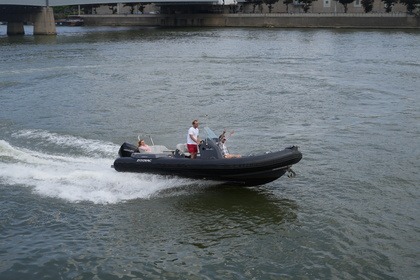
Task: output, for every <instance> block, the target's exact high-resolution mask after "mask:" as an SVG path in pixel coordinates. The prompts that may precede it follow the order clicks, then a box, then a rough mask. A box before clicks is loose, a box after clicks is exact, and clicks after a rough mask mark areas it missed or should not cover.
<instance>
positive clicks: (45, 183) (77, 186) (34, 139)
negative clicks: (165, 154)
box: [0, 130, 211, 204]
mask: <svg viewBox="0 0 420 280" xmlns="http://www.w3.org/2000/svg"><path fill="white" fill-rule="evenodd" d="M12 138H14V139H16V140H17V141H16V142H19V143H20V144H19V146H14V145H12V144H10V143H9V142H8V141H5V140H0V184H2V185H7V186H9V187H16V186H19V187H29V188H31V190H32V191H33V192H34V193H36V194H38V195H41V196H45V197H54V198H59V199H64V200H66V201H69V202H83V201H88V202H93V203H98V204H107V203H111V204H113V203H119V202H124V201H127V200H133V199H150V198H152V197H155V196H159V195H160V194H164V195H165V196H167V195H168V191H167V190H168V189H171V188H175V189H177V188H180V187H185V188H188V186H191V185H194V186H196V185H197V184H199V185H200V186H206V185H209V184H211V183H210V182H208V183H207V182H199V181H191V180H186V179H180V178H166V177H163V176H157V175H147V174H133V173H119V172H116V171H115V170H114V169H113V168H111V164H112V163H113V161H114V158H115V154H116V152H117V151H118V146H117V145H115V144H113V143H103V142H100V141H97V140H89V139H84V138H79V137H74V136H65V135H64V136H63V135H58V134H55V133H50V132H47V131H39V130H25V131H20V132H17V133H14V134H13V135H12ZM29 140H30V141H29ZM22 143H23V144H22ZM25 143H30V146H31V149H29V148H28V147H25V146H28V144H25ZM47 150H48V152H46V151H47Z"/></svg>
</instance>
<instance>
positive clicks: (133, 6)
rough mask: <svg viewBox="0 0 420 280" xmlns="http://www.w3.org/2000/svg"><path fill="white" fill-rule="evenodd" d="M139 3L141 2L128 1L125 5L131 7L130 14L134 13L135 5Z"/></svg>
mask: <svg viewBox="0 0 420 280" xmlns="http://www.w3.org/2000/svg"><path fill="white" fill-rule="evenodd" d="M138 4H139V3H127V4H124V7H130V14H134V10H135V7H136V6H137V5H138Z"/></svg>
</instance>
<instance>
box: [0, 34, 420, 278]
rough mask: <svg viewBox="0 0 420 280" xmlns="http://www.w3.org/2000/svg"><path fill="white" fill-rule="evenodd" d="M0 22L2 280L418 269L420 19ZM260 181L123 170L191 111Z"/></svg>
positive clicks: (181, 131) (178, 134) (410, 273)
mask: <svg viewBox="0 0 420 280" xmlns="http://www.w3.org/2000/svg"><path fill="white" fill-rule="evenodd" d="M31 32H32V30H31V29H29V28H28V29H27V35H25V36H18V37H7V36H6V35H5V34H6V27H5V26H0V128H1V129H0V200H1V203H0V213H1V215H0V276H1V277H0V278H1V279H292V278H293V279H328V278H333V279H416V278H417V277H418V275H420V264H419V259H420V258H419V257H420V246H419V245H420V237H419V236H420V218H419V217H420V203H419V196H420V188H419V187H420V175H419V170H420V151H419V139H420V111H419V108H420V91H419V89H420V45H419V42H420V32H419V31H404V30H384V31H382V30H333V29H249V28H238V29H154V28H125V27H124V28H123V27H58V33H59V34H58V36H46V37H44V36H32V35H31ZM195 118H198V119H199V121H200V125H201V127H203V126H210V127H211V128H213V130H215V131H216V132H221V131H222V130H223V128H227V130H228V131H232V130H233V131H234V134H233V135H232V136H231V137H230V139H229V140H228V144H229V147H230V150H231V152H234V153H241V154H244V155H247V154H253V153H259V152H266V151H274V150H279V149H283V148H284V147H286V146H290V145H298V146H299V147H300V149H301V151H302V153H303V159H302V161H301V162H300V163H298V164H297V165H295V167H294V171H295V172H296V173H297V177H296V178H287V177H286V176H284V177H282V178H280V179H279V180H276V181H274V182H272V183H270V184H266V185H263V186H258V187H252V188H239V187H226V186H223V187H221V186H218V185H216V184H214V183H212V182H207V181H191V180H186V179H179V178H166V177H161V176H154V175H141V174H123V173H118V172H116V171H114V170H113V169H112V168H111V165H112V163H113V160H114V158H115V157H116V156H117V151H118V148H119V145H120V144H121V143H122V142H124V141H128V142H135V141H136V139H137V136H138V135H141V136H142V137H145V138H146V141H147V142H149V144H150V140H149V138H148V137H149V135H151V136H152V137H153V141H154V142H155V144H163V145H166V146H168V147H174V146H175V144H176V143H181V142H183V141H185V137H186V131H187V129H188V128H189V126H190V124H191V121H192V120H193V119H195Z"/></svg>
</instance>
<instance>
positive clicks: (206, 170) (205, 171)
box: [114, 147, 302, 186]
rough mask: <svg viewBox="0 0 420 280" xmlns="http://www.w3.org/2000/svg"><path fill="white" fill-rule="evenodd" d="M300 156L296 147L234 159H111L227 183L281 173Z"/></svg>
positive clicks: (122, 168) (127, 166)
mask: <svg viewBox="0 0 420 280" xmlns="http://www.w3.org/2000/svg"><path fill="white" fill-rule="evenodd" d="M301 159H302V154H301V152H300V151H299V150H298V148H297V147H290V148H286V149H284V150H282V151H278V152H273V153H267V154H264V155H259V156H247V157H242V158H234V159H224V158H223V159H199V158H197V159H194V160H192V159H189V158H177V157H172V156H170V155H169V156H168V155H153V154H152V155H148V154H133V155H131V156H130V157H119V158H117V159H116V160H115V162H114V168H115V170H117V171H119V172H138V173H150V174H160V175H172V176H179V177H184V178H192V179H205V180H214V181H220V182H226V183H229V184H241V185H248V186H250V185H261V184H266V183H269V182H271V181H274V180H276V179H278V178H280V177H281V176H283V175H284V174H285V173H286V172H287V171H288V169H289V168H290V167H291V166H292V165H293V164H296V163H298V162H299V161H300V160H301Z"/></svg>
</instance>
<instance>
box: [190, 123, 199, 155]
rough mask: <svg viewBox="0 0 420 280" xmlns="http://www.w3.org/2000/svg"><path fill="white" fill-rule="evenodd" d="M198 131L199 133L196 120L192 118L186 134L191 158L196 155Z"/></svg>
mask: <svg viewBox="0 0 420 280" xmlns="http://www.w3.org/2000/svg"><path fill="white" fill-rule="evenodd" d="M198 133H199V130H198V120H194V121H193V122H192V127H190V129H188V135H187V147H188V152H189V153H190V154H191V158H192V159H195V158H196V157H197V152H198V143H199V138H198Z"/></svg>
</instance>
